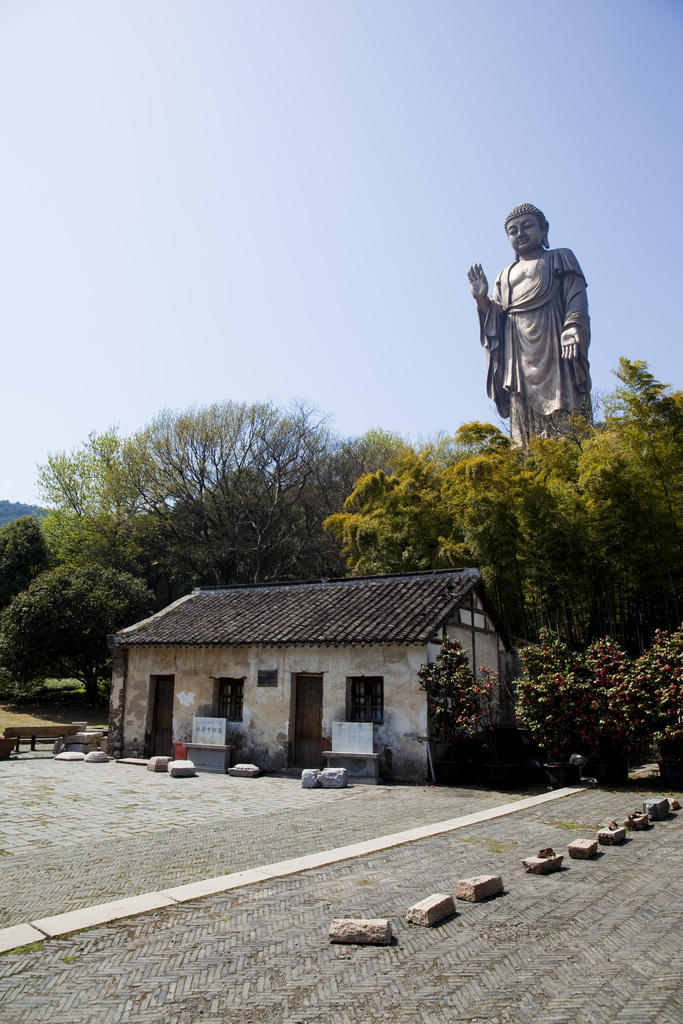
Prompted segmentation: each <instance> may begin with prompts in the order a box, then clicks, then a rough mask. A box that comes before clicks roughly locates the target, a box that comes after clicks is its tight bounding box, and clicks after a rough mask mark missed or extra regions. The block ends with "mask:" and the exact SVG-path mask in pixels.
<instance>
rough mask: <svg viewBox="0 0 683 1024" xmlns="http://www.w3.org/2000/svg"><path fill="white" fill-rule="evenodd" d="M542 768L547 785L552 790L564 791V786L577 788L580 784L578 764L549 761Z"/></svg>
mask: <svg viewBox="0 0 683 1024" xmlns="http://www.w3.org/2000/svg"><path fill="white" fill-rule="evenodd" d="M543 767H544V768H545V774H546V778H547V780H548V784H549V785H550V786H552V788H553V789H564V787H565V786H578V785H580V783H581V768H580V766H579V765H578V764H569V763H567V762H564V761H562V762H560V761H549V762H546V764H544V765H543Z"/></svg>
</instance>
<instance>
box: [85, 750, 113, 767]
mask: <svg viewBox="0 0 683 1024" xmlns="http://www.w3.org/2000/svg"><path fill="white" fill-rule="evenodd" d="M83 760H84V761H86V762H87V763H88V764H109V758H108V757H107V755H106V754H105V752H104V751H103V750H91V751H90V753H89V754H86V755H85V757H84V758H83Z"/></svg>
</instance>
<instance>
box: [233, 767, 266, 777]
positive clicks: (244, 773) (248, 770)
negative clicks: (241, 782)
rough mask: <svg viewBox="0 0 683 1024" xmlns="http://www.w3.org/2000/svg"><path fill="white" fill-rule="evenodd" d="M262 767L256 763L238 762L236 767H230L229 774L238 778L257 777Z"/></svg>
mask: <svg viewBox="0 0 683 1024" xmlns="http://www.w3.org/2000/svg"><path fill="white" fill-rule="evenodd" d="M260 774H261V769H260V768H259V767H257V765H255V764H236V765H235V767H234V768H228V775H233V776H234V777H235V778H237V779H257V778H258V777H259V775H260Z"/></svg>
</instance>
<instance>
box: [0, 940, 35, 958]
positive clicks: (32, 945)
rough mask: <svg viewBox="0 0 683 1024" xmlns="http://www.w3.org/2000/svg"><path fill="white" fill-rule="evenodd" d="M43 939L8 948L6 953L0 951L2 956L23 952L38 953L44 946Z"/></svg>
mask: <svg viewBox="0 0 683 1024" xmlns="http://www.w3.org/2000/svg"><path fill="white" fill-rule="evenodd" d="M43 941H44V940H39V941H38V942H29V943H28V945H26V946H17V947H16V949H6V950H5V952H4V953H0V956H14V954H22V953H37V952H38V950H39V949H42V948H43Z"/></svg>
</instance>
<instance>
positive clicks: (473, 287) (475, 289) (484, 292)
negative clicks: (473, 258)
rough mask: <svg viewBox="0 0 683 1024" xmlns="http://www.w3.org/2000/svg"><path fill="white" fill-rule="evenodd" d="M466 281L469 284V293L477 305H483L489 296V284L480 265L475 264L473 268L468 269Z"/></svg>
mask: <svg viewBox="0 0 683 1024" xmlns="http://www.w3.org/2000/svg"><path fill="white" fill-rule="evenodd" d="M467 280H468V281H469V282H470V291H471V292H472V295H473V296H474V297H475V299H476V300H477V303H485V302H486V299H487V297H488V294H489V283H488V281H487V280H486V274H485V273H484V271H483V269H482V266H481V263H475V264H474V266H473V267H470V269H469V270H468V271H467Z"/></svg>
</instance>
